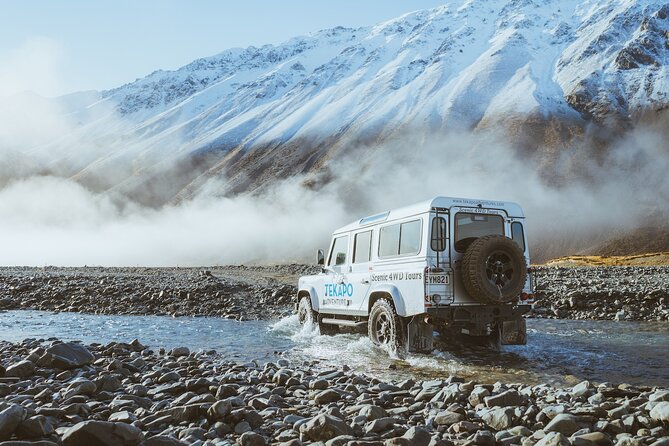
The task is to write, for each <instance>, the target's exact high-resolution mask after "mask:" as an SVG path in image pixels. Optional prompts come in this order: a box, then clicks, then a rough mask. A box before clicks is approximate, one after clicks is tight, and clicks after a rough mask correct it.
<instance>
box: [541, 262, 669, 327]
mask: <svg viewBox="0 0 669 446" xmlns="http://www.w3.org/2000/svg"><path fill="white" fill-rule="evenodd" d="M535 277H536V291H537V302H536V305H535V307H534V311H533V313H532V315H533V316H535V317H552V318H560V319H567V318H568V319H608V320H613V319H616V320H633V321H669V268H668V267H639V266H599V267H567V268H565V267H539V268H536V276H535Z"/></svg>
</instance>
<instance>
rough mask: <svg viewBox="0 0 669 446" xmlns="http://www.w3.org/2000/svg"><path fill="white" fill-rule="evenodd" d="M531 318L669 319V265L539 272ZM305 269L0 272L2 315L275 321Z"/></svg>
mask: <svg viewBox="0 0 669 446" xmlns="http://www.w3.org/2000/svg"><path fill="white" fill-rule="evenodd" d="M535 270H536V273H535V277H536V290H537V301H536V305H535V308H534V310H533V312H532V313H531V314H530V317H542V318H561V319H565V318H569V319H608V320H614V319H615V320H635V321H669V267H619V266H607V267H538V268H535ZM318 271H319V269H318V267H314V266H309V265H298V264H293V265H275V266H226V267H212V268H99V267H89V268H57V267H46V268H0V310H16V309H36V310H46V311H58V312H68V311H69V312H82V313H94V314H135V315H170V316H218V317H225V318H230V319H236V320H249V319H250V320H257V319H277V318H280V317H283V316H286V315H288V314H291V313H293V312H294V308H293V305H294V303H295V294H296V284H297V279H298V278H299V276H300V275H303V274H314V273H317V272H318Z"/></svg>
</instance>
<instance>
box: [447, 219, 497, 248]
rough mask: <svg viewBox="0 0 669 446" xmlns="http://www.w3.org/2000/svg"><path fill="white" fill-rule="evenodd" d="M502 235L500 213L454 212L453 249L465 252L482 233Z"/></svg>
mask: <svg viewBox="0 0 669 446" xmlns="http://www.w3.org/2000/svg"><path fill="white" fill-rule="evenodd" d="M491 234H499V235H504V219H503V218H502V216H500V215H489V214H470V213H466V212H459V213H457V214H455V250H456V251H458V252H465V251H466V250H467V248H469V245H471V243H472V242H473V241H474V240H476V239H477V238H479V237H483V236H484V235H491Z"/></svg>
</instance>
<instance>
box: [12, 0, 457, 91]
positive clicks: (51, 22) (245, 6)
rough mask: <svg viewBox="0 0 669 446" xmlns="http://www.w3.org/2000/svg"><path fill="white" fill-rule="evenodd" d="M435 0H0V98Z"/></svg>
mask: <svg viewBox="0 0 669 446" xmlns="http://www.w3.org/2000/svg"><path fill="white" fill-rule="evenodd" d="M443 3H445V2H444V1H438V0H411V1H407V0H402V1H388V0H363V1H353V0H337V1H336V2H335V1H330V2H319V1H313V0H312V1H307V0H282V1H260V0H244V1H239V2H230V1H205V0H201V1H190V2H186V1H175V0H162V1H158V0H133V1H131V0H113V1H109V0H95V1H91V0H86V1H82V0H69V1H67V0H64V1H50V0H41V1H37V0H24V1H11V2H10V1H3V2H2V8H1V14H0V96H6V95H10V94H15V93H18V92H20V91H24V90H32V91H35V92H37V93H39V94H42V95H45V96H54V95H59V94H64V93H68V92H72V91H79V90H87V89H106V88H111V87H115V86H119V85H121V84H124V83H126V82H130V81H133V80H134V79H136V78H138V77H142V76H145V75H147V74H148V73H150V72H152V71H154V70H156V69H159V68H162V69H174V68H177V67H179V66H182V65H184V64H186V63H188V62H190V61H192V60H193V59H196V58H198V57H204V56H210V55H213V54H216V53H218V52H220V51H222V50H224V49H227V48H231V47H240V46H241V47H245V46H249V45H256V46H258V45H262V44H265V43H273V44H277V43H280V42H282V41H284V40H286V39H288V38H290V37H293V36H297V35H302V34H308V33H310V32H313V31H317V30H319V29H323V28H329V27H333V26H337V25H342V26H350V27H356V26H367V25H372V24H374V23H377V22H380V21H383V20H387V19H390V18H393V17H397V16H399V15H402V14H403V13H406V12H410V11H414V10H417V9H425V8H432V7H435V6H438V5H440V4H443Z"/></svg>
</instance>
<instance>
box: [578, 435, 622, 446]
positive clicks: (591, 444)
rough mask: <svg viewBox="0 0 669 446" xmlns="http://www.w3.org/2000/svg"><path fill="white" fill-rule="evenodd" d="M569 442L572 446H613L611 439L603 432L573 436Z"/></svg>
mask: <svg viewBox="0 0 669 446" xmlns="http://www.w3.org/2000/svg"><path fill="white" fill-rule="evenodd" d="M571 440H572V441H571V444H572V445H573V446H611V445H612V444H613V442H612V441H611V438H610V437H609V436H608V435H606V434H605V433H603V432H590V433H587V434H581V435H575V436H574V437H572V439H571Z"/></svg>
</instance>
